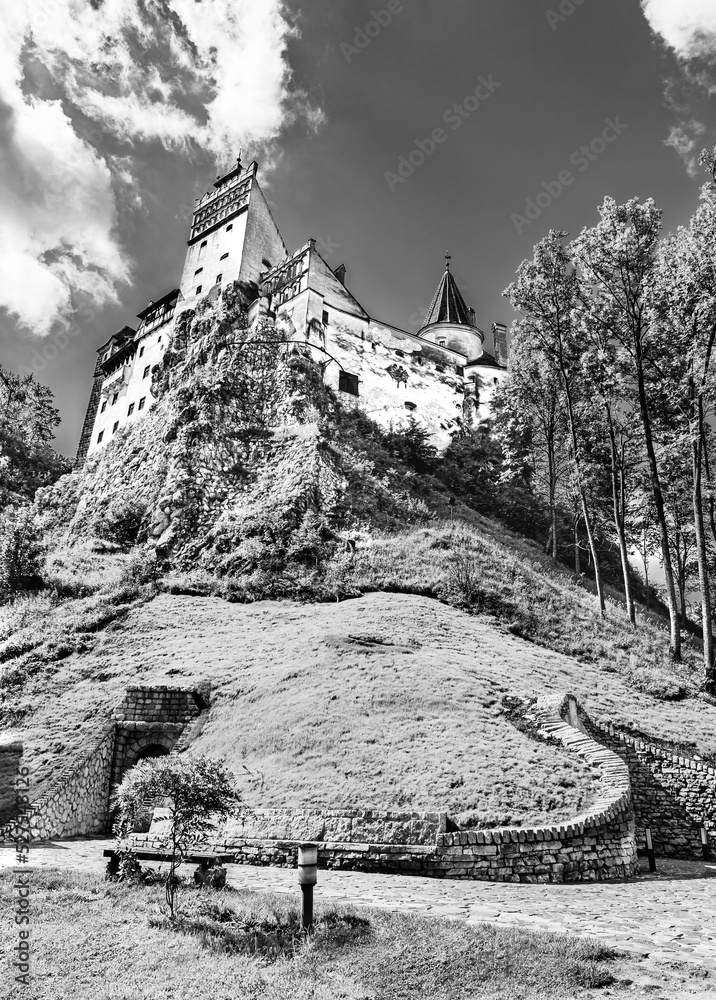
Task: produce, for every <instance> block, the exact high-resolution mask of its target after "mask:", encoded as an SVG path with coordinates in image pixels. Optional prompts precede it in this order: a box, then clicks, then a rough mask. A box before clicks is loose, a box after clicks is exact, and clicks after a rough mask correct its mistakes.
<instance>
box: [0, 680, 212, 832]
mask: <svg viewBox="0 0 716 1000" xmlns="http://www.w3.org/2000/svg"><path fill="white" fill-rule="evenodd" d="M205 714H206V700H205V698H204V697H203V696H202V695H201V694H200V693H198V692H196V691H195V690H194V689H192V688H177V687H170V686H168V685H165V686H161V687H152V686H149V685H140V686H135V687H130V688H128V689H127V692H126V695H125V698H124V700H123V701H122V703H121V705H119V706H118V708H116V709H114V711H113V712H112V713H111V717H110V718H109V719H108V720H106V721H105V722H104V724H103V725H102V726H101V728H100V731H99V732H98V733H97V735H96V736H95V737H94V738H93V739H92V740H91V741H90V742H89V743H88V744H87V746H86V747H85V749H84V750H83V751H82V753H81V754H80V755H79V756H77V757H75V758H74V759H73V760H71V761H69V762H68V763H67V764H66V765H65V767H64V768H63V769H62V770H61V771H60V772H59V774H58V775H57V776H56V777H55V778H54V780H53V782H52V785H51V786H50V788H49V789H48V791H47V792H46V793H45V794H43V795H41V796H40V798H38V799H37V800H36V801H35V802H33V803H32V805H31V807H30V832H31V837H32V839H33V840H49V839H53V838H57V837H75V836H80V835H85V834H91V833H104V832H106V830H107V828H108V826H109V820H110V797H111V792H112V790H113V788H114V787H115V786H116V784H117V782H118V781H119V780H121V777H122V775H123V774H124V772H125V771H126V770H127V769H128V768H129V767H132V766H133V765H134V764H136V762H137V761H138V760H139V759H140V758H141V757H142V756H143V755H144V754H145V753H146V752H147V751H151V750H152V749H153V748H154V749H156V748H160V749H161V750H164V751H166V752H167V753H169V752H170V751H172V750H173V749H175V748H176V747H177V745H178V743H179V741H180V740H181V737H182V735H183V734H184V733H185V731H186V730H187V729H189V730H191V731H192V732H195V731H196V729H195V727H196V724H197V721H198V720H199V719H200V717H202V718H203V717H204V716H205ZM6 745H7V744H6ZM11 746H12V744H11ZM15 746H16V747H17V748H18V749H19V753H22V746H21V745H20V744H16V745H15ZM184 746H186V741H185V742H184ZM14 760H15V758H14V757H13V753H11V752H9V751H8V752H7V753H4V752H3V745H2V744H0V809H1V808H2V807H3V803H4V800H5V799H4V788H5V784H6V781H5V771H6V770H7V771H8V773H9V771H12V770H13V767H15V764H14V763H13V761H14ZM15 770H16V768H15ZM14 784H15V773H13V775H12V781H11V785H12V788H13V792H12V796H13V802H12V806H13V809H12V813H13V814H14V812H15V809H14V805H15V802H14V795H15V793H14ZM8 808H9V806H8ZM13 833H14V826H13V823H12V821H11V820H10V822H7V821H6V822H5V825H4V826H2V813H0V841H2V840H5V841H9V840H12V837H13Z"/></svg>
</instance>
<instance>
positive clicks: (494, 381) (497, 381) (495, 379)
mask: <svg viewBox="0 0 716 1000" xmlns="http://www.w3.org/2000/svg"><path fill="white" fill-rule="evenodd" d="M492 381H493V383H494V384H495V385H497V384H498V383H499V381H500V380H499V378H493V380H492Z"/></svg>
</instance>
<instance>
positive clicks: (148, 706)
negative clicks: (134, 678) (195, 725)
mask: <svg viewBox="0 0 716 1000" xmlns="http://www.w3.org/2000/svg"><path fill="white" fill-rule="evenodd" d="M205 707H206V702H205V700H204V699H203V698H202V696H201V695H200V694H199V693H198V692H197V691H196V690H195V689H194V688H178V687H171V686H169V685H154V684H136V685H134V686H133V687H128V688H127V691H126V694H125V696H124V700H123V701H122V703H121V705H119V706H118V707H117V708H115V709H114V710H113V711H112V718H113V719H116V720H117V721H118V722H174V723H181V724H182V725H187V724H188V723H190V722H193V720H194V719H196V717H197V716H198V715H199V714H200V712H201V711H202V710H203V709H204V708H205Z"/></svg>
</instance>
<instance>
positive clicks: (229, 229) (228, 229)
mask: <svg viewBox="0 0 716 1000" xmlns="http://www.w3.org/2000/svg"><path fill="white" fill-rule="evenodd" d="M233 228H234V224H233V222H230V223H229V225H228V226H227V227H226V232H227V233H230V232H231V230H232V229H233Z"/></svg>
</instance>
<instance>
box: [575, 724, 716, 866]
mask: <svg viewBox="0 0 716 1000" xmlns="http://www.w3.org/2000/svg"><path fill="white" fill-rule="evenodd" d="M593 731H594V733H595V735H596V736H597V738H598V739H599V740H602V741H603V742H604V743H605V744H606V745H607V746H608V747H610V748H611V749H612V750H614V752H615V753H617V754H618V755H619V756H620V757H621V758H622V760H624V762H625V763H626V765H627V767H628V768H629V773H630V776H631V785H632V797H633V802H634V815H635V820H636V837H637V843H638V845H639V846H640V847H644V840H645V829H646V827H649V828H650V830H651V835H652V839H653V842H654V850H655V851H656V854H657V856H662V857H687V858H693V857H700V856H701V853H702V847H701V837H700V833H699V828H700V827H701V826H702V825H703V826H704V827H705V828H706V830H707V832H708V833H709V834H710V835H711V838H713V836H714V834H716V770H714V768H712V767H709V766H708V765H707V764H704V763H703V761H700V760H694V759H693V758H691V757H682V756H681V755H679V754H675V753H672V752H671V751H670V750H668V749H664V748H663V747H658V746H655V745H654V744H652V743H648V742H646V741H645V740H642V739H638V738H635V737H633V736H628V735H627V734H626V733H622V732H619V731H618V730H617V729H615V728H614V726H611V725H609V726H604V727H602V726H594V727H593Z"/></svg>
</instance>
